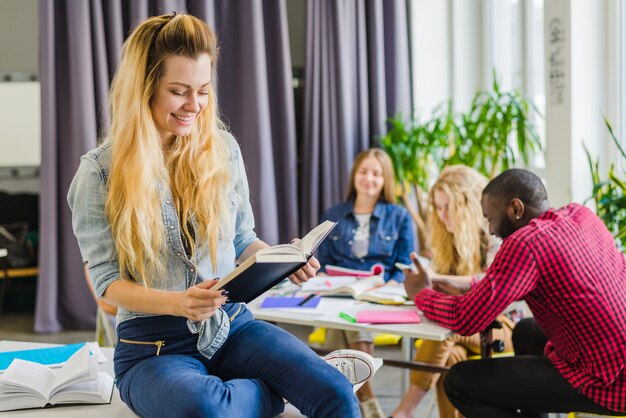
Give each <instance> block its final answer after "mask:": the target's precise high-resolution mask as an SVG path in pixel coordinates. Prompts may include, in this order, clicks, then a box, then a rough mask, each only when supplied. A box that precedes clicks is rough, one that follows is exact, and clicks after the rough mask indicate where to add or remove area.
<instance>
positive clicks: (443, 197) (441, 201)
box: [433, 189, 455, 234]
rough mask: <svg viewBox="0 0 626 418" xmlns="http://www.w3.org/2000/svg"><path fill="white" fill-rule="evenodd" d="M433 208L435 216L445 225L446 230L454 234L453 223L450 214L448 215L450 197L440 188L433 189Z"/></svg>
mask: <svg viewBox="0 0 626 418" xmlns="http://www.w3.org/2000/svg"><path fill="white" fill-rule="evenodd" d="M433 197H434V203H435V210H436V211H437V216H438V217H439V220H440V221H441V223H442V224H443V226H445V228H446V231H448V232H449V233H451V234H454V229H455V224H454V220H453V219H452V216H450V198H449V197H448V195H447V194H446V193H445V192H443V191H442V190H439V189H435V192H434V194H433Z"/></svg>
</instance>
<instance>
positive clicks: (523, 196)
mask: <svg viewBox="0 0 626 418" xmlns="http://www.w3.org/2000/svg"><path fill="white" fill-rule="evenodd" d="M483 195H489V196H491V197H492V198H495V199H497V200H499V201H501V202H507V203H508V202H510V201H511V200H512V199H514V198H518V199H519V200H521V201H522V202H523V203H524V204H525V205H528V206H532V207H535V208H538V207H541V205H542V204H543V203H544V202H545V201H547V200H548V193H547V192H546V188H545V187H544V186H543V183H542V182H541V179H540V178H539V177H537V176H536V175H534V174H533V173H531V172H530V171H528V170H523V169H521V168H512V169H510V170H506V171H504V172H503V173H502V174H500V175H499V176H497V177H495V178H494V179H493V180H491V181H490V182H489V184H487V186H486V187H485V189H484V190H483Z"/></svg>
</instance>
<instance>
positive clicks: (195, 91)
mask: <svg viewBox="0 0 626 418" xmlns="http://www.w3.org/2000/svg"><path fill="white" fill-rule="evenodd" d="M163 68H164V71H163V76H162V77H161V78H160V79H159V83H158V86H157V89H156V92H155V94H154V97H153V99H152V106H151V108H152V117H153V118H154V121H155V123H156V126H157V130H158V131H159V135H160V136H161V143H162V144H166V143H167V141H169V139H170V138H171V137H172V136H187V135H189V134H191V130H192V128H193V124H194V123H195V120H196V118H197V117H198V115H199V114H200V112H202V110H204V109H205V108H206V107H207V104H208V95H209V88H210V84H211V60H210V58H209V55H208V54H200V55H199V56H198V57H196V58H189V57H185V56H180V55H172V56H169V57H167V58H165V60H164V62H163Z"/></svg>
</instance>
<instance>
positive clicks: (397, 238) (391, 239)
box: [318, 148, 415, 418]
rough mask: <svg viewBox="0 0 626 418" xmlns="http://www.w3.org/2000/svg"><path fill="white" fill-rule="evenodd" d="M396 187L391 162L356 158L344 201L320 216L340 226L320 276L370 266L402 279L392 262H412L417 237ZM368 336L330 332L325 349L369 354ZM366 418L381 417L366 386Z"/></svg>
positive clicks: (369, 155) (322, 253)
mask: <svg viewBox="0 0 626 418" xmlns="http://www.w3.org/2000/svg"><path fill="white" fill-rule="evenodd" d="M395 198H396V197H395V182H394V174H393V164H392V162H391V158H389V156H388V155H387V154H386V153H385V152H384V151H383V150H381V149H378V148H372V149H369V150H366V151H363V152H361V153H360V154H359V155H357V157H356V159H355V161H354V165H353V167H352V172H351V174H350V183H349V186H348V194H347V198H346V201H345V202H344V203H340V204H338V205H335V206H333V207H331V208H329V209H328V210H326V212H325V213H324V215H323V216H322V220H327V219H328V220H331V221H335V222H338V225H337V226H336V227H335V229H334V230H333V232H331V235H330V236H329V237H328V238H327V239H326V240H325V241H323V242H322V244H321V245H320V248H319V251H318V260H319V261H320V263H321V265H322V267H321V270H320V271H321V272H324V269H325V266H326V265H328V264H332V265H338V266H341V267H347V268H353V269H359V270H369V269H370V268H371V267H372V266H373V265H374V264H377V263H380V264H382V265H383V266H384V267H385V277H384V278H385V281H386V282H397V283H400V282H402V281H403V280H404V275H403V273H402V271H401V270H399V269H398V268H396V267H395V266H394V264H395V263H397V262H400V263H410V262H411V261H410V258H409V254H410V252H411V251H412V250H413V249H414V248H413V247H414V242H415V239H414V237H415V232H414V230H413V223H412V220H411V217H410V215H409V213H408V212H407V210H406V209H405V208H403V207H401V206H398V205H395V204H394V201H395ZM373 342H374V337H373V335H372V334H371V333H366V332H354V331H338V330H329V331H328V333H327V338H326V345H327V346H328V347H333V348H338V347H340V346H341V347H345V346H348V347H350V348H354V349H358V350H361V351H365V352H367V353H370V354H371V353H372V352H373V351H374V343H373ZM357 396H358V397H359V401H360V402H361V410H362V412H363V416H364V417H372V418H378V417H383V416H384V414H383V412H382V410H381V408H380V405H379V404H378V400H377V399H376V397H375V396H374V393H373V390H372V387H371V385H370V383H369V382H367V383H366V384H365V385H363V387H362V388H361V389H360V390H359V391H358V392H357Z"/></svg>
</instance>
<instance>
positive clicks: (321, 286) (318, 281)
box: [300, 276, 357, 292]
mask: <svg viewBox="0 0 626 418" xmlns="http://www.w3.org/2000/svg"><path fill="white" fill-rule="evenodd" d="M356 280H357V279H356V277H354V276H333V277H330V276H315V277H312V278H310V279H309V280H308V281H306V282H304V283H302V285H301V287H300V289H302V291H303V292H327V291H329V290H335V289H338V288H340V287H344V286H347V285H350V284H352V283H354V282H356Z"/></svg>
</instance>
